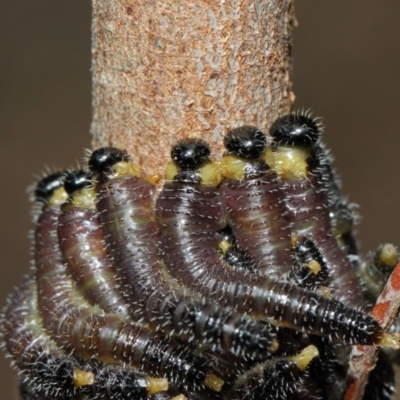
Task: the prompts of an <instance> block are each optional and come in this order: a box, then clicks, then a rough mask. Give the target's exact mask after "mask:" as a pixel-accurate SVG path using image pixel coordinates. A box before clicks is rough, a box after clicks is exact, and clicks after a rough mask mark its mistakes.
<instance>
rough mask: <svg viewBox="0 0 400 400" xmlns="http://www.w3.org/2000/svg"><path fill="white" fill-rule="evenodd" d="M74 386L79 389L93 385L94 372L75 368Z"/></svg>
mask: <svg viewBox="0 0 400 400" xmlns="http://www.w3.org/2000/svg"><path fill="white" fill-rule="evenodd" d="M73 380H74V385H75V386H76V387H77V388H80V387H82V386H88V385H93V383H94V374H93V372H87V371H83V370H81V369H79V368H74V376H73Z"/></svg>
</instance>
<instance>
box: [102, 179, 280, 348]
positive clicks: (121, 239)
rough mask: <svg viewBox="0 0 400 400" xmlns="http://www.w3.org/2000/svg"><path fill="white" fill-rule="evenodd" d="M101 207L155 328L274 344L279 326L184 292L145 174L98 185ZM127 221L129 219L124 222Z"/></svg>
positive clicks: (220, 344)
mask: <svg viewBox="0 0 400 400" xmlns="http://www.w3.org/2000/svg"><path fill="white" fill-rule="evenodd" d="M97 193H98V202H97V207H98V210H99V213H100V215H101V220H102V222H103V224H104V227H105V230H106V241H107V242H108V248H109V249H110V252H111V255H112V257H113V259H114V262H115V265H116V268H117V271H118V274H120V275H121V278H122V281H123V282H124V283H125V287H126V290H127V291H128V293H129V294H130V295H131V300H132V302H133V303H134V304H139V305H141V309H142V311H141V314H140V316H143V317H144V319H145V320H146V321H147V322H148V323H149V324H150V325H151V326H153V327H154V328H157V329H161V330H164V331H167V332H173V334H174V335H176V336H179V337H181V338H183V339H185V340H188V341H190V342H192V341H196V343H197V344H198V345H200V346H203V347H207V346H212V347H213V348H220V349H223V350H226V351H231V352H233V353H240V352H243V354H246V355H251V354H253V355H254V354H255V353H258V352H265V351H267V349H269V348H270V347H271V346H272V341H273V340H274V338H275V334H274V330H273V329H272V328H271V327H270V326H269V325H268V324H265V323H262V322H258V321H252V320H250V319H248V318H246V317H242V316H240V315H237V314H235V313H233V312H232V311H231V310H222V309H221V308H219V307H217V306H216V305H214V304H212V303H210V302H206V301H205V300H204V299H200V298H198V296H195V295H189V293H188V294H185V293H182V290H181V289H180V288H178V285H177V283H176V282H175V281H174V280H173V279H172V278H171V277H170V276H169V274H168V272H167V271H165V270H164V268H163V266H162V263H161V262H160V259H159V254H158V253H159V252H158V247H157V246H158V240H159V227H158V224H157V222H156V219H155V214H154V198H155V196H154V194H155V187H154V186H153V185H152V184H150V183H149V182H147V181H146V180H144V179H143V178H140V177H135V176H131V177H121V178H111V179H110V180H108V181H107V182H104V183H101V184H99V185H98V187H97ZM120 221H123V224H121V223H120Z"/></svg>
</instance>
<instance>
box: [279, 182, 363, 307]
mask: <svg viewBox="0 0 400 400" xmlns="http://www.w3.org/2000/svg"><path fill="white" fill-rule="evenodd" d="M284 191H285V194H286V196H285V202H286V208H287V210H288V215H289V220H290V223H291V230H292V234H296V235H298V236H304V237H306V238H309V239H311V240H313V241H314V243H315V245H316V246H317V247H318V249H319V250H320V251H321V252H322V254H323V257H324V259H325V260H326V263H327V266H328V274H329V277H330V279H329V280H330V284H331V286H332V288H333V289H334V296H335V297H336V298H337V299H339V300H340V301H343V302H344V303H345V304H346V305H348V306H349V307H360V306H363V305H364V299H363V295H362V291H361V287H360V284H359V282H358V280H357V277H356V275H355V273H354V271H353V268H352V266H351V263H350V261H349V259H348V258H347V257H346V255H345V254H344V253H343V252H342V251H341V249H340V248H339V247H338V244H337V242H336V239H335V238H334V237H333V235H332V232H331V225H330V220H329V214H328V209H327V205H326V190H325V188H324V187H322V186H321V185H320V183H319V181H318V178H317V177H316V176H310V177H309V178H308V179H302V180H297V181H287V182H285V184H284Z"/></svg>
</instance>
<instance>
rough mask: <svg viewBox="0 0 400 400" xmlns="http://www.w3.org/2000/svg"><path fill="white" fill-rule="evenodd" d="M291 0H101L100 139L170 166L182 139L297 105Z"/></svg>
mask: <svg viewBox="0 0 400 400" xmlns="http://www.w3.org/2000/svg"><path fill="white" fill-rule="evenodd" d="M293 25H294V11H293V4H292V1H291V0H257V1H256V0H219V1H218V0H197V1H192V0H163V1H161V0H155V1H149V0H93V107H94V110H93V112H94V115H93V123H92V128H91V131H92V134H93V147H94V148H96V147H99V146H105V145H112V146H116V147H121V148H124V149H126V150H128V152H129V153H130V154H131V155H133V156H134V157H135V159H136V160H137V162H139V163H140V164H141V165H142V166H143V167H144V168H145V170H146V172H147V173H148V174H155V173H162V172H163V168H164V166H165V164H166V163H167V162H168V160H169V151H170V147H171V145H172V144H173V143H175V142H176V141H177V140H178V139H180V138H184V137H202V138H204V139H205V140H206V141H208V142H209V143H210V145H211V147H212V151H213V153H214V154H215V155H217V157H218V155H219V154H220V153H221V152H222V151H223V146H222V138H223V136H224V134H225V133H226V131H227V130H228V129H230V128H233V127H237V126H240V125H256V126H258V127H260V128H262V129H264V130H267V129H268V126H269V125H270V123H271V121H272V120H274V119H275V118H276V117H277V116H279V115H281V114H283V113H286V112H288V111H289V110H290V108H291V105H292V102H293V99H294V96H293V94H292V92H291V77H290V73H291V30H292V27H293Z"/></svg>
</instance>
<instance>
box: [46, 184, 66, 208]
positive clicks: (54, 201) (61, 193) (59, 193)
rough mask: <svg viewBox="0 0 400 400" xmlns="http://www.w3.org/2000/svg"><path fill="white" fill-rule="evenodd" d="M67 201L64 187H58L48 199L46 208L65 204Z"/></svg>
mask: <svg viewBox="0 0 400 400" xmlns="http://www.w3.org/2000/svg"><path fill="white" fill-rule="evenodd" d="M67 199H68V193H67V192H66V191H65V189H64V187H59V188H58V189H56V190H55V191H54V193H53V194H52V196H51V197H50V199H49V201H48V203H47V206H48V207H54V206H59V205H61V204H63V203H65V202H66V201H67Z"/></svg>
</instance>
